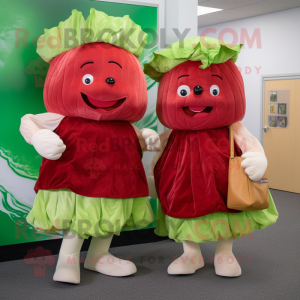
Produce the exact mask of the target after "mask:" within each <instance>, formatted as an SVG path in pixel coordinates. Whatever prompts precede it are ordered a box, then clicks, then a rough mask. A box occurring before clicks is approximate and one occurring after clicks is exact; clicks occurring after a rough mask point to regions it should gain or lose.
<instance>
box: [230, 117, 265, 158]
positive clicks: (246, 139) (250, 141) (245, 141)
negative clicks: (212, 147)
mask: <svg viewBox="0 0 300 300" xmlns="http://www.w3.org/2000/svg"><path fill="white" fill-rule="evenodd" d="M232 129H233V136H234V139H235V141H236V143H237V145H238V146H239V147H240V149H241V150H242V152H243V153H246V152H260V153H263V154H265V152H264V149H263V147H262V145H261V144H260V142H259V141H258V140H257V138H256V137H254V136H253V135H252V134H251V133H250V132H249V130H248V129H247V128H246V127H245V126H244V125H243V124H242V122H236V123H234V124H233V125H232Z"/></svg>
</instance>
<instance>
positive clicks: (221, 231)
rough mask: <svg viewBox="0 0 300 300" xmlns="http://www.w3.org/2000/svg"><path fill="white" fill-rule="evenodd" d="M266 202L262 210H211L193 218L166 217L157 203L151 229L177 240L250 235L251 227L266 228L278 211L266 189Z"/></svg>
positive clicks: (162, 235) (199, 241)
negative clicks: (207, 213) (227, 211)
mask: <svg viewBox="0 0 300 300" xmlns="http://www.w3.org/2000/svg"><path fill="white" fill-rule="evenodd" d="M269 201H270V205H269V208H267V209H264V210H259V211H245V212H240V213H226V212H214V213H212V214H209V215H206V216H203V217H199V218H193V219H179V218H172V217H169V216H166V215H164V213H163V211H162V208H161V205H160V203H158V208H157V217H156V229H155V231H154V232H155V234H156V235H158V236H161V237H167V236H168V237H169V238H170V239H173V240H175V241H176V242H178V243H181V242H183V241H192V242H195V243H203V242H208V241H217V240H218V239H228V238H231V237H233V238H234V239H236V238H240V237H244V236H246V235H249V238H252V234H253V231H254V230H255V229H263V228H266V227H267V226H269V225H272V224H274V223H275V222H276V221H277V218H278V212H277V209H276V207H275V204H274V201H273V198H272V195H271V193H270V192H269ZM158 202H159V201H158Z"/></svg>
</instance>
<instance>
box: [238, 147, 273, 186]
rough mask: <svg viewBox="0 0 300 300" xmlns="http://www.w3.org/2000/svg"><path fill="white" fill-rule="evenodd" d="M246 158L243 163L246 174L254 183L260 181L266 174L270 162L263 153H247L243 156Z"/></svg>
mask: <svg viewBox="0 0 300 300" xmlns="http://www.w3.org/2000/svg"><path fill="white" fill-rule="evenodd" d="M242 157H243V158H245V159H244V160H243V161H242V164H241V165H242V167H243V168H244V169H245V173H246V174H247V175H248V176H249V178H250V179H251V180H252V181H259V180H261V179H262V178H263V176H264V174H265V173H266V170H267V166H268V160H267V158H266V156H265V155H264V154H263V153H260V152H246V153H244V154H243V155H242Z"/></svg>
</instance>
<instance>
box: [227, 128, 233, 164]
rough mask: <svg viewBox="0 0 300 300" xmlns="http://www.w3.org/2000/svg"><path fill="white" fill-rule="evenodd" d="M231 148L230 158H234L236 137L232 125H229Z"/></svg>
mask: <svg viewBox="0 0 300 300" xmlns="http://www.w3.org/2000/svg"><path fill="white" fill-rule="evenodd" d="M228 127H229V149H230V159H234V139H233V130H232V125H229V126H228Z"/></svg>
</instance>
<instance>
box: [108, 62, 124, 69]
mask: <svg viewBox="0 0 300 300" xmlns="http://www.w3.org/2000/svg"><path fill="white" fill-rule="evenodd" d="M108 63H109V64H116V65H118V66H119V67H120V68H121V69H122V67H121V65H120V64H118V63H117V62H115V61H109V62H108Z"/></svg>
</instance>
